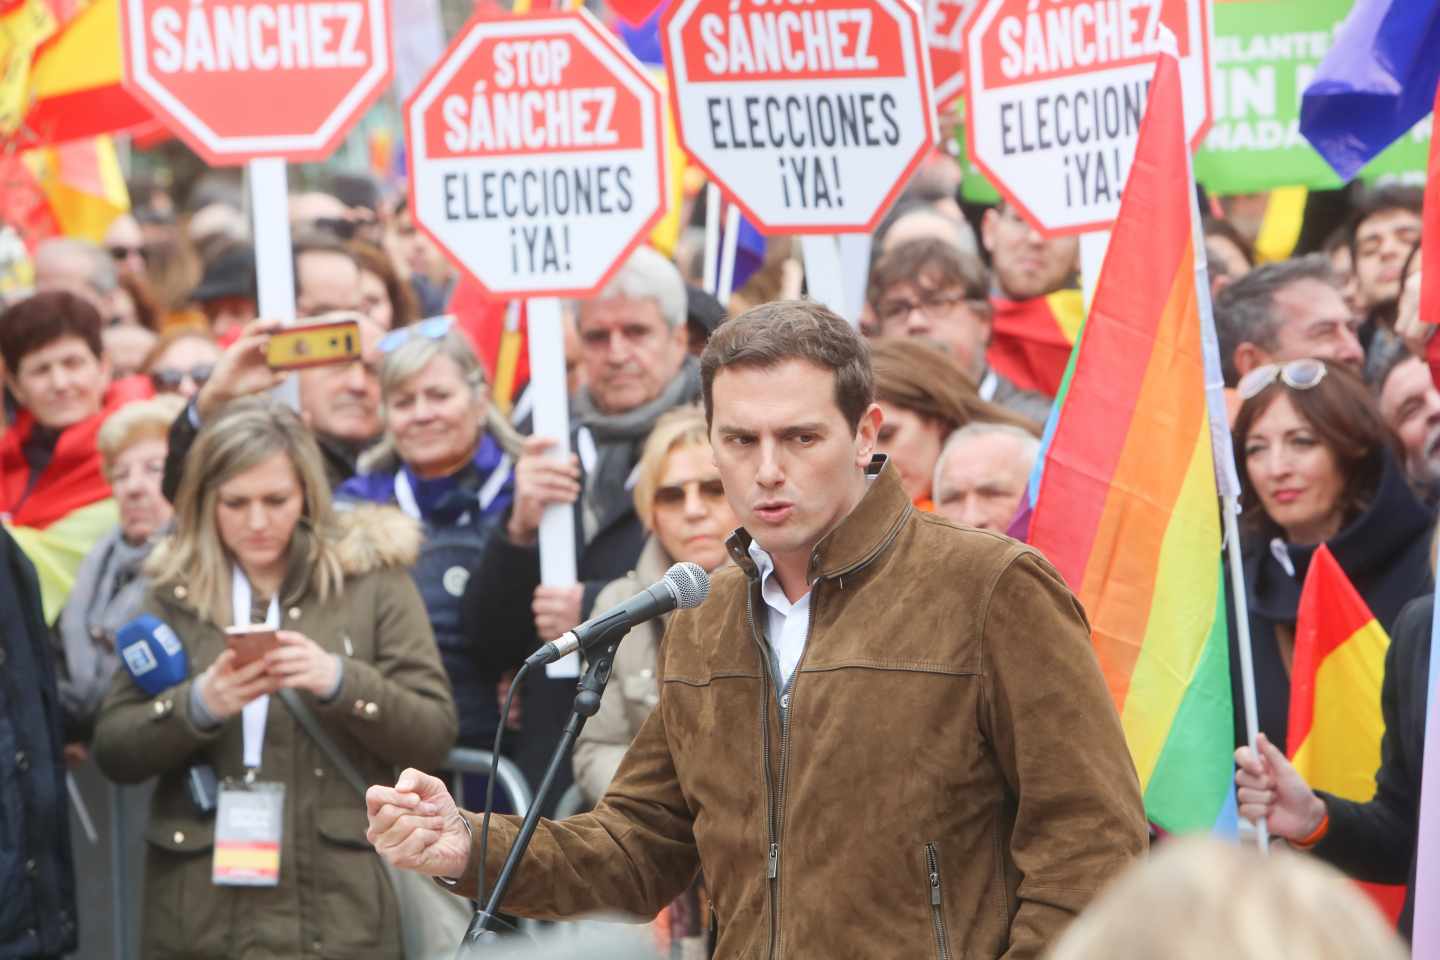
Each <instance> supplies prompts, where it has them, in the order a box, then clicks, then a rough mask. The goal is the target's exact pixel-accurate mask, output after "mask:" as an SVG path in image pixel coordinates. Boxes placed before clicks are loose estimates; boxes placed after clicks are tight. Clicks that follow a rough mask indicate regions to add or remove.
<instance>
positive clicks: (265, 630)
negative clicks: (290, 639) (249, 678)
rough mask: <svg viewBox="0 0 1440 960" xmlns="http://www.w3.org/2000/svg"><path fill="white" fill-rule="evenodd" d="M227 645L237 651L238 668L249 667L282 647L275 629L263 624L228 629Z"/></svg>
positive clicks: (226, 633) (226, 629)
mask: <svg viewBox="0 0 1440 960" xmlns="http://www.w3.org/2000/svg"><path fill="white" fill-rule="evenodd" d="M225 645H226V646H227V647H229V648H230V649H231V650H234V651H235V664H236V666H241V667H245V666H249V665H250V664H252V663H254V662H255V661H256V660H259V659H260V658H261V657H263V656H265V654H267V653H269V652H270V651H271V650H274V649H275V648H276V647H278V646H279V645H280V638H279V637H277V636H276V635H275V628H274V627H267V626H266V625H265V624H263V623H257V624H252V625H250V626H244V627H226V628H225Z"/></svg>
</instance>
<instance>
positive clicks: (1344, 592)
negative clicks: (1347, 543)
mask: <svg viewBox="0 0 1440 960" xmlns="http://www.w3.org/2000/svg"><path fill="white" fill-rule="evenodd" d="M1389 648H1390V637H1389V636H1388V635H1386V633H1385V631H1384V630H1383V629H1381V627H1380V624H1379V623H1378V622H1377V621H1376V620H1375V615H1374V614H1373V613H1371V612H1370V608H1369V607H1367V606H1366V605H1365V601H1364V600H1363V599H1362V598H1361V596H1360V594H1359V593H1358V592H1357V591H1356V589H1355V587H1354V585H1352V584H1351V583H1350V580H1349V578H1348V577H1346V576H1345V571H1344V570H1342V569H1340V564H1339V563H1338V562H1337V561H1336V560H1335V556H1334V554H1332V553H1331V552H1330V548H1329V547H1327V546H1325V545H1324V544H1321V545H1320V547H1319V549H1317V550H1316V551H1315V556H1314V557H1313V558H1311V560H1310V571H1309V572H1308V573H1307V574H1306V575H1305V585H1304V587H1303V588H1302V589H1301V591H1300V609H1299V614H1298V617H1297V620H1296V624H1295V657H1294V662H1293V665H1292V666H1291V669H1290V732H1289V737H1290V740H1289V742H1288V743H1287V744H1286V745H1285V746H1286V752H1287V753H1288V754H1289V755H1290V760H1291V762H1292V763H1293V764H1294V765H1295V769H1296V770H1297V771H1298V772H1299V773H1300V775H1301V776H1302V777H1304V778H1305V782H1306V783H1308V784H1310V786H1311V787H1313V788H1315V789H1316V790H1324V791H1325V792H1326V793H1331V794H1334V795H1335V796H1337V797H1342V798H1344V799H1346V800H1355V801H1357V802H1361V803H1363V802H1365V801H1367V800H1369V799H1370V798H1371V797H1373V796H1374V795H1375V771H1376V770H1378V769H1379V767H1380V739H1381V738H1382V737H1383V736H1384V735H1385V719H1384V717H1383V715H1382V714H1381V712H1380V686H1381V683H1382V682H1383V681H1384V679H1385V651H1386V650H1388V649H1389ZM1361 886H1363V887H1364V888H1365V890H1366V892H1367V893H1369V894H1370V895H1371V896H1372V897H1374V898H1375V900H1376V902H1377V903H1378V904H1379V906H1380V908H1381V909H1382V910H1384V911H1385V913H1386V914H1387V915H1388V916H1389V917H1390V920H1391V921H1392V922H1394V921H1395V920H1396V919H1397V918H1398V917H1399V916H1400V908H1401V905H1402V904H1403V902H1404V899H1405V888H1404V887H1403V886H1382V885H1380V884H1368V883H1367V884H1361Z"/></svg>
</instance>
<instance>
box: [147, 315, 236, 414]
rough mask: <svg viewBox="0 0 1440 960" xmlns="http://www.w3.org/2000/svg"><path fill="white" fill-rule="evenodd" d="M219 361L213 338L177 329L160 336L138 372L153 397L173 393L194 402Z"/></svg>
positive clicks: (205, 333)
mask: <svg viewBox="0 0 1440 960" xmlns="http://www.w3.org/2000/svg"><path fill="white" fill-rule="evenodd" d="M219 359H220V346H219V345H218V344H217V343H216V342H215V338H214V337H212V336H210V334H209V333H207V332H205V331H204V330H201V329H198V328H195V327H180V328H177V329H172V330H169V331H167V332H166V333H164V334H162V335H161V337H160V339H159V340H158V341H157V342H156V344H155V346H154V347H153V348H151V350H150V354H149V355H148V356H147V357H146V358H145V362H144V364H143V365H142V366H141V370H142V371H143V372H144V373H145V374H146V375H147V376H149V378H150V385H151V386H153V387H154V388H155V392H156V393H174V394H178V395H179V396H181V397H184V398H185V399H186V400H187V401H189V400H193V399H195V395H196V394H198V393H199V392H200V388H201V387H203V386H205V382H206V381H207V380H209V379H210V374H211V373H212V372H213V371H214V370H215V363H216V362H217V361H218V360H219Z"/></svg>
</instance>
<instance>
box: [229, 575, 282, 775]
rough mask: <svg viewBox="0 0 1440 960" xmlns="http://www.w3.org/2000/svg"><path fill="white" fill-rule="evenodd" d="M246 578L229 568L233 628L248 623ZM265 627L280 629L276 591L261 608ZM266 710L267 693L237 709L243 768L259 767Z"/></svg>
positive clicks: (248, 584) (248, 606)
mask: <svg viewBox="0 0 1440 960" xmlns="http://www.w3.org/2000/svg"><path fill="white" fill-rule="evenodd" d="M250 600H251V593H250V581H249V580H247V579H246V578H245V574H244V573H243V572H242V571H241V570H240V568H239V567H238V566H236V567H231V568H230V605H231V610H230V616H231V622H232V623H233V624H234V625H235V626H237V627H248V626H249V625H250ZM265 626H267V627H270V628H271V629H273V630H278V629H280V600H279V596H278V594H277V595H276V596H274V597H271V598H270V608H269V609H268V610H266V611H265ZM269 712H270V695H269V694H268V693H266V694H261V695H260V696H258V697H256V698H255V699H254V700H251V701H250V702H249V703H247V704H245V706H244V707H243V708H242V709H241V711H240V722H241V729H242V731H243V733H244V743H245V767H246V769H247V770H258V769H260V755H261V753H262V752H263V751H264V749H265V718H266V716H268V715H269Z"/></svg>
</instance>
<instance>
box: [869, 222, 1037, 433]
mask: <svg viewBox="0 0 1440 960" xmlns="http://www.w3.org/2000/svg"><path fill="white" fill-rule="evenodd" d="M988 293H989V287H988V283H987V278H986V276H985V268H984V267H983V266H981V265H980V262H979V261H978V260H976V259H975V258H974V257H967V256H965V255H964V254H962V253H960V252H959V251H958V250H957V249H956V248H955V245H954V244H951V243H947V242H945V241H943V240H910V241H907V242H905V243H902V244H900V245H898V246H897V247H895V248H894V249H893V250H890V251H888V252H886V253H885V254H884V255H882V256H881V257H880V259H879V260H878V261H876V263H875V266H874V267H873V268H872V269H871V271H870V290H869V299H870V307H871V309H872V310H874V311H875V317H876V320H877V322H878V325H879V332H880V335H881V336H887V337H922V338H924V339H927V340H931V341H934V342H935V343H936V344H938V345H939V346H942V347H944V348H945V349H946V350H947V351H948V352H949V353H950V355H951V356H952V357H953V358H954V359H955V362H956V364H957V365H959V367H960V368H961V369H962V370H964V371H965V373H966V374H968V375H969V376H970V378H971V379H972V380H973V381H974V385H975V387H976V388H977V390H978V391H979V393H980V396H981V397H982V398H983V399H986V400H990V401H993V402H994V403H998V404H1000V405H1001V406H1003V407H1006V408H1008V409H1011V410H1014V411H1015V412H1016V413H1019V414H1021V415H1023V416H1026V417H1029V418H1030V419H1031V420H1034V421H1036V422H1040V423H1043V422H1044V420H1045V418H1046V417H1047V416H1048V415H1049V413H1050V398H1049V397H1047V396H1045V395H1044V394H1041V393H1036V392H1034V391H1029V390H1022V389H1020V388H1019V387H1017V386H1016V385H1015V384H1014V383H1013V382H1011V381H1010V380H1009V379H1008V378H1006V377H1004V376H1002V375H1001V374H1000V372H999V371H997V370H995V369H994V368H992V367H991V366H990V364H989V362H988V361H987V359H986V348H987V347H988V346H989V344H990V332H991V325H990V319H991V305H990V300H989V297H988Z"/></svg>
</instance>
